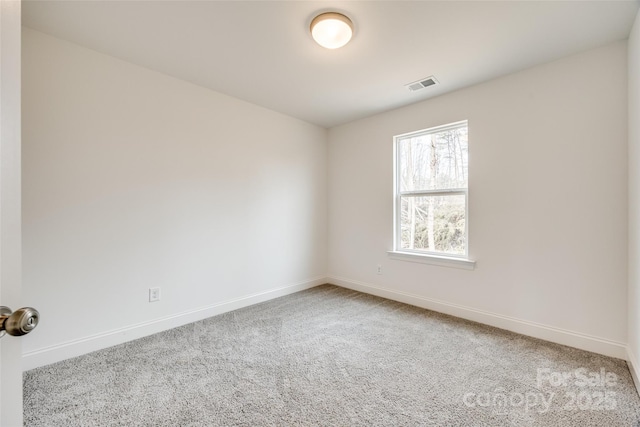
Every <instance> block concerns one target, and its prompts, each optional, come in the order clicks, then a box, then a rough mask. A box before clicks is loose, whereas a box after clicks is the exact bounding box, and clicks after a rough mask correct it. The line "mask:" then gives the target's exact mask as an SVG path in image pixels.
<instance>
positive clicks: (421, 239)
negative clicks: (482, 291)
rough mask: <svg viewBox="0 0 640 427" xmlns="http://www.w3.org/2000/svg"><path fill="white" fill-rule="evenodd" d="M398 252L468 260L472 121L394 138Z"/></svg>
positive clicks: (396, 243)
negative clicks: (468, 128) (469, 125)
mask: <svg viewBox="0 0 640 427" xmlns="http://www.w3.org/2000/svg"><path fill="white" fill-rule="evenodd" d="M394 150H395V185H394V187H395V213H394V222H395V231H394V237H395V248H394V249H395V251H396V252H401V253H415V254H422V255H436V256H444V257H459V258H467V255H468V232H467V230H468V221H467V218H468V215H467V205H468V189H467V187H468V176H469V174H468V165H469V147H468V131H467V122H466V121H463V122H458V123H452V124H449V125H445V126H439V127H436V128H431V129H426V130H422V131H418V132H413V133H409V134H405V135H399V136H396V137H395V138H394Z"/></svg>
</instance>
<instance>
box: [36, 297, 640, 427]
mask: <svg viewBox="0 0 640 427" xmlns="http://www.w3.org/2000/svg"><path fill="white" fill-rule="evenodd" d="M24 388H25V424H26V425H27V426H34V427H35V426H55V427H63V426H82V427H89V426H128V427H130V426H176V427H178V426H179V427H186V426H332V427H333V426H385V427H388V426H439V427H440V426H554V427H557V426H580V427H586V426H594V427H595V426H598V427H602V426H607V427H614V426H637V425H640V424H639V423H638V421H639V420H640V399H639V398H638V394H637V393H636V391H635V388H634V386H633V383H632V379H631V376H630V373H629V370H628V369H627V366H626V363H625V362H624V361H622V360H617V359H612V358H607V357H604V356H599V355H596V354H593V353H588V352H584V351H580V350H576V349H572V348H569V347H564V346H561V345H556V344H551V343H547V342H543V341H539V340H536V339H532V338H527V337H524V336H521V335H517V334H513V333H510V332H505V331H502V330H499V329H495V328H491V327H487V326H482V325H479V324H475V323H472V322H467V321H464V320H460V319H456V318H453V317H449V316H445V315H441V314H437V313H434V312H431V311H427V310H423V309H420V308H415V307H412V306H409V305H405V304H401V303H397V302H394V301H389V300H385V299H382V298H377V297H373V296H370V295H366V294H362V293H358V292H354V291H350V290H346V289H342V288H338V287H335V286H330V285H324V286H320V287H317V288H313V289H310V290H307V291H304V292H299V293H297V294H293V295H289V296H286V297H282V298H278V299H275V300H272V301H268V302H266V303H262V304H258V305H255V306H252V307H248V308H244V309H241V310H237V311H234V312H231V313H227V314H224V315H220V316H216V317H212V318H210V319H206V320H203V321H200V322H196V323H193V324H189V325H186V326H183V327H181V328H177V329H174V330H171V331H167V332H163V333H160V334H156V335H153V336H150V337H146V338H143V339H140V340H137V341H133V342H130V343H126V344H122V345H119V346H115V347H112V348H108V349H105V350H101V351H98V352H95V353H91V354H88V355H85V356H81V357H78V358H75V359H70V360H67V361H64V362H60V363H57V364H54V365H49V366H46V367H42V368H38V369H34V370H32V371H29V372H26V373H25V375H24Z"/></svg>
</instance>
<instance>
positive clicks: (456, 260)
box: [388, 120, 475, 270]
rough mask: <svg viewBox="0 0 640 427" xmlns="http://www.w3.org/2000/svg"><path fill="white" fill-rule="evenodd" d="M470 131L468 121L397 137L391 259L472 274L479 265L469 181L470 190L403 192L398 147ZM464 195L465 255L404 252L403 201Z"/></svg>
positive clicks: (467, 188)
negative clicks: (473, 247) (472, 241)
mask: <svg viewBox="0 0 640 427" xmlns="http://www.w3.org/2000/svg"><path fill="white" fill-rule="evenodd" d="M463 126H466V127H467V129H468V127H469V123H468V121H467V120H461V121H459V122H455V123H449V124H446V125H442V126H435V127H431V128H428V129H422V130H419V131H415V132H408V133H404V134H402V135H396V136H394V137H393V196H394V200H393V245H394V248H393V250H392V251H388V254H389V257H390V258H391V259H395V260H401V261H410V262H419V263H424V264H432V265H440V266H444V267H456V268H464V269H467V270H472V269H474V268H475V261H472V260H470V259H469V183H468V181H467V187H466V188H454V189H445V190H419V191H402V189H401V188H400V187H401V182H400V181H401V180H400V165H399V159H398V145H399V142H400V141H401V140H403V139H406V138H410V137H413V136H419V135H426V134H433V133H440V132H444V131H447V130H451V129H456V128H459V127H463ZM453 195H464V200H465V203H464V205H465V230H464V232H465V253H464V254H449V253H445V252H434V251H428V250H424V249H419V250H418V249H404V248H402V242H401V239H402V230H401V226H402V225H401V222H400V218H401V215H402V214H401V209H402V197H403V196H404V197H406V196H413V197H420V196H453Z"/></svg>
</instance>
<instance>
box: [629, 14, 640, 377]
mask: <svg viewBox="0 0 640 427" xmlns="http://www.w3.org/2000/svg"><path fill="white" fill-rule="evenodd" d="M628 51H629V337H628V342H629V358H630V359H631V360H630V361H631V363H632V373H633V374H634V379H635V380H636V386H638V387H639V388H640V382H639V381H638V377H639V375H640V371H639V369H640V364H639V363H640V359H638V357H640V12H639V13H638V15H637V16H636V22H635V24H634V26H633V30H632V31H631V35H630V36H629V47H628Z"/></svg>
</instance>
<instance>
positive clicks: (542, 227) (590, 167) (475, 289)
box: [329, 41, 627, 357]
mask: <svg viewBox="0 0 640 427" xmlns="http://www.w3.org/2000/svg"><path fill="white" fill-rule="evenodd" d="M626 52H627V51H626V42H624V41H623V42H618V43H615V44H612V45H609V46H606V47H603V48H599V49H596V50H592V51H589V52H585V53H582V54H579V55H575V56H571V57H568V58H565V59H562V60H559V61H556V62H553V63H549V64H546V65H542V66H538V67H535V68H532V69H529V70H526V71H523V72H519V73H517V74H513V75H509V76H506V77H502V78H499V79H496V80H493V81H490V82H487V83H484V84H480V85H477V86H474V87H471V88H468V89H465V90H461V91H458V92H454V93H450V94H447V95H444V96H441V97H438V98H435V99H431V100H428V101H425V102H422V103H419V104H414V105H412V106H409V107H405V108H402V109H398V110H395V111H391V112H387V113H384V114H380V115H377V116H374V117H370V118H367V119H363V120H360V121H357V122H354V123H350V124H346V125H344V126H341V127H338V128H334V129H331V130H330V132H329V276H330V278H331V281H332V282H333V283H337V284H341V285H343V286H347V287H352V288H355V289H360V290H364V291H368V292H372V293H377V294H379V295H382V296H386V297H390V298H395V299H399V300H403V301H407V302H411V303H414V304H417V305H422V306H425V307H429V308H434V309H436V310H440V311H444V312H447V313H451V314H455V315H458V316H462V317H467V318H470V319H474V320H478V321H482V322H485V323H489V324H493V325H496V326H500V327H503V328H507V329H511V330H515V331H518V332H523V333H527V334H529V335H533V336H539V337H542V338H545V339H549V340H553V341H557V342H563V343H565V344H569V345H574V346H577V347H581V348H587V349H590V350H593V351H598V352H601V353H605V354H610V355H613V356H617V357H626V347H625V343H626V341H627V334H626V330H627V327H626V325H627V313H626V297H627V273H626V271H627V160H626V156H627V84H626V81H627V63H626ZM407 96H410V95H409V94H407ZM464 119H468V120H469V150H470V167H469V168H470V170H469V175H470V184H469V191H470V202H469V203H470V207H469V209H470V218H469V226H470V237H469V240H470V245H469V253H470V257H471V258H472V259H475V260H476V261H477V266H476V269H475V270H473V271H466V270H460V269H454V268H449V267H439V266H430V265H424V264H417V263H411V262H405V261H396V260H390V259H389V258H388V256H387V254H386V251H387V250H390V249H392V203H393V193H392V167H393V165H392V138H393V136H394V135H397V134H402V133H405V132H410V131H415V130H419V129H424V128H428V127H431V126H436V125H442V124H446V123H451V122H455V121H459V120H464ZM378 264H381V265H382V269H383V274H382V275H377V274H376V266H377V265H378Z"/></svg>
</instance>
